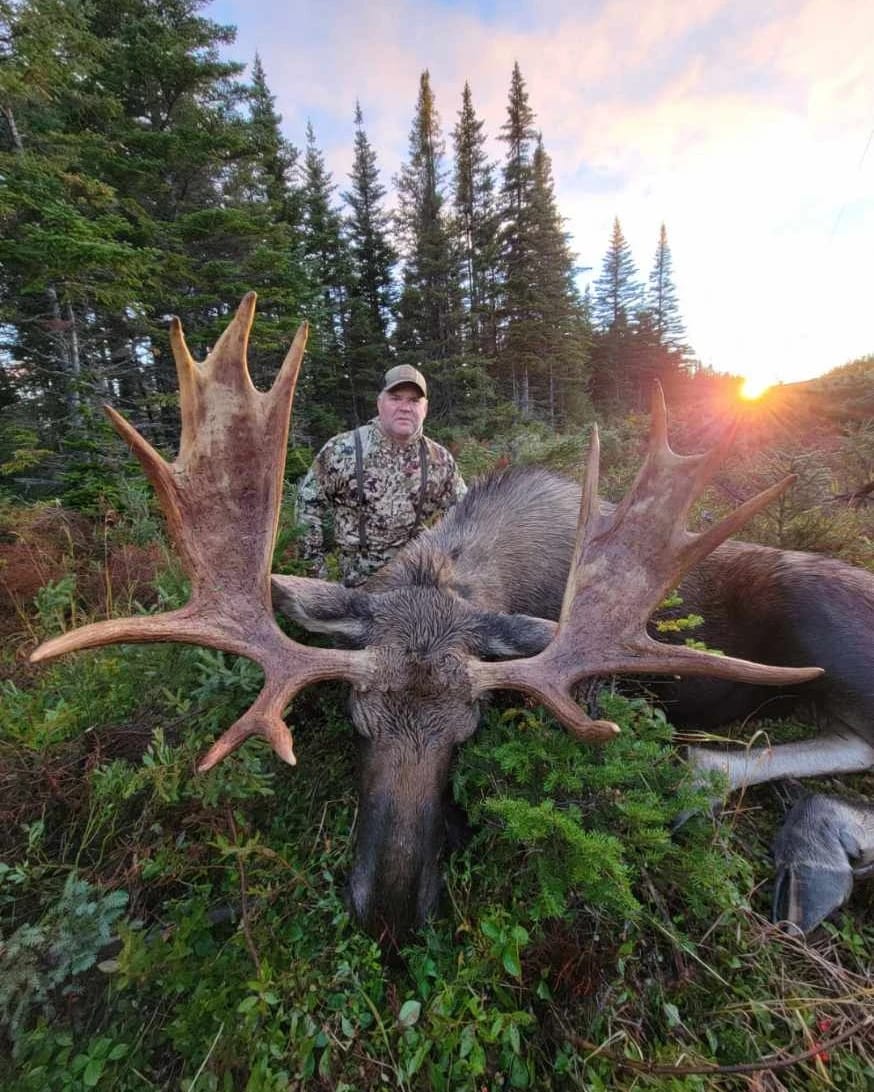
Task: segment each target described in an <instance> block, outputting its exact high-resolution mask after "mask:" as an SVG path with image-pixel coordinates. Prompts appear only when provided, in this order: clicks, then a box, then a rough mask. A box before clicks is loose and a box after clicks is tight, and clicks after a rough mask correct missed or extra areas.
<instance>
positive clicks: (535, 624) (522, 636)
mask: <svg viewBox="0 0 874 1092" xmlns="http://www.w3.org/2000/svg"><path fill="white" fill-rule="evenodd" d="M557 628H558V623H557V622H549V621H547V620H546V619H545V618H534V617H532V616H531V615H530V614H496V613H491V612H485V611H484V612H483V613H481V614H480V615H478V617H477V619H476V644H477V647H476V651H477V653H478V654H479V655H480V656H481V657H482V658H483V659H491V660H506V659H512V658H515V657H517V656H536V655H537V653H538V652H542V651H543V650H544V649H545V648H546V646H547V645H548V644H549V642H550V641H551V640H552V638H553V637H554V636H555V631H556V629H557Z"/></svg>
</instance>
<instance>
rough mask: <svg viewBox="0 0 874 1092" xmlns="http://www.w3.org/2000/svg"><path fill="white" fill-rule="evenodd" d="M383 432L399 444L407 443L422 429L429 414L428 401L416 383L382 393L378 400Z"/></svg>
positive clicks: (377, 405) (403, 384) (405, 384)
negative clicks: (426, 415)
mask: <svg viewBox="0 0 874 1092" xmlns="http://www.w3.org/2000/svg"><path fill="white" fill-rule="evenodd" d="M376 408H377V410H378V412H379V424H380V426H381V428H382V431H383V432H384V433H385V434H386V436H388V437H389V438H390V439H392V440H395V441H396V442H397V443H401V444H403V443H406V442H407V441H408V440H410V439H412V437H413V436H415V435H416V433H417V432H418V431H419V429H420V428H421V427H422V423H423V422H424V420H425V414H426V413H427V412H428V399H427V398H425V397H424V396H423V395H422V392H421V391H420V390H419V388H418V387H417V386H416V385H415V383H401V385H400V386H398V387H392V389H391V390H390V391H382V392H381V393H380V395H379V398H377V400H376Z"/></svg>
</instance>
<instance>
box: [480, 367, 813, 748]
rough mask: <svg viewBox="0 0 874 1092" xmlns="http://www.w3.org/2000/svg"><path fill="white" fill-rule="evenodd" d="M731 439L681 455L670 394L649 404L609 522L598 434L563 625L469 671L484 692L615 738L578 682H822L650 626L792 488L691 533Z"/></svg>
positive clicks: (805, 672) (784, 484)
mask: <svg viewBox="0 0 874 1092" xmlns="http://www.w3.org/2000/svg"><path fill="white" fill-rule="evenodd" d="M733 432H734V430H733V429H732V430H730V431H729V433H728V434H727V435H726V436H725V437H723V439H722V440H721V441H720V442H719V443H718V444H717V445H716V446H715V447H714V448H712V449H711V450H710V451H707V452H704V453H703V454H701V455H677V454H675V453H674V452H673V451H672V450H671V448H670V446H669V444H668V438H667V413H666V410H665V401H664V396H663V395H662V390H661V387H660V386H659V385H658V384H656V386H655V389H654V391H653V399H652V428H651V432H650V441H649V449H648V452H647V456H646V459H645V461H644V464H643V466H642V467H641V469H640V472H639V473H638V475H637V478H636V479H635V481H634V484H633V485H632V486H631V489H630V490H629V491H628V494H627V495H626V496H625V498H624V500H623V501H622V502H621V504H619V505H618V506H617V507H616V508H615V509H614V510H613V511H612V512H609V513H608V512H603V511H602V510H601V509H600V506H599V503H598V471H599V458H600V445H599V440H598V432H597V428H596V429H595V430H594V431H593V435H592V444H591V448H590V451H589V461H588V465H587V468H586V479H585V484H584V486H583V496H582V500H581V503H580V517H579V523H578V525H577V539H576V545H575V547H574V553H573V559H572V562H571V568H570V575H569V577H568V582H567V586H566V588H565V594H564V601H563V603H562V609H561V616H560V618H559V623H558V628H557V630H556V633H555V636H554V637H553V639H552V641H551V642H550V643H549V644H548V645H547V646H546V648H545V649H544V650H543V652H541V653H539V655H537V656H533V657H531V658H529V659H518V660H504V661H499V662H496V663H484V662H481V661H476V662H473V663H472V664H471V674H472V676H473V680H474V686H475V688H476V689H478V690H479V691H485V690H494V689H511V690H521V691H523V692H525V693H528V694H531V695H533V696H534V697H535V698H537V699H538V700H539V701H541V702H542V703H543V704H544V705H546V706H548V707H549V708H550V709H551V710H552V712H553V713H554V714H555V716H556V717H557V718H558V719H559V720H560V721H561V722H562V724H564V725H565V727H566V728H568V729H569V731H571V732H572V733H573V734H574V735H576V736H578V737H579V738H580V739H586V740H592V741H599V740H604V739H609V738H610V737H611V736H612V735H614V734H615V733H616V732H618V731H619V728H618V726H617V725H615V724H613V723H612V722H611V721H604V720H591V719H590V718H589V717H587V716H586V714H585V713H584V712H583V711H582V709H580V707H579V706H578V705H577V703H576V702H575V701H574V700H573V698H572V697H571V691H572V689H573V687H574V686H576V684H577V683H579V682H580V680H581V679H583V678H585V677H587V676H593V675H611V674H682V675H712V676H716V677H718V678H723V679H736V680H738V681H740V682H750V683H759V684H765V685H772V686H779V685H785V684H792V683H799V682H806V681H808V680H809V679H814V678H817V677H818V676H819V675H821V674H822V673H823V672H822V669H821V668H818V667H799V668H790V667H770V666H767V665H765V664H757V663H751V662H750V661H748V660H738V659H734V658H733V657H730V656H720V655H717V654H714V653H711V652H702V651H698V650H696V649H692V648H687V647H685V646H679V647H678V646H676V645H668V644H663V643H661V642H659V641H655V640H653V638H651V637H650V636H649V634H648V633H647V632H646V625H647V622H648V621H649V618H650V616H651V615H652V613H653V611H654V610H655V609H656V608H657V607H658V605H659V604H660V603H661V602H662V601H663V600H664V597H665V595H666V594H667V593H668V592H669V591H670V590H671V589H672V588H675V587H676V586H677V585H678V584H679V583H680V580H681V578H682V577H683V575H684V574H685V573H686V572H687V571H688V570H689V569H691V568H692V566H693V565H695V564H696V563H697V562H699V561H701V559H702V558H704V557H706V556H707V554H709V553H710V552H711V551H712V550H714V549H716V547H717V546H718V545H719V544H720V543H721V542H724V541H725V539H727V538H728V537H729V536H730V535H732V534H734V533H735V531H737V530H738V529H739V528H741V527H742V526H743V525H744V524H745V523H746V522H747V521H748V520H750V519H751V518H752V517H753V516H754V515H755V514H756V513H757V512H759V511H761V509H762V508H764V507H765V506H766V505H768V504H770V502H771V501H772V500H774V498H775V497H778V496H779V495H780V494H781V493H782V492H783V491H784V490H785V489H787V488H788V487H789V486H790V485H791V484H792V482H793V481H794V480H795V479H794V477H793V476H792V475H790V476H789V477H787V478H784V479H783V481H781V482H778V483H777V484H776V485H774V486H772V487H771V488H770V489H766V490H764V492H762V493H759V494H758V495H757V496H755V497H752V498H751V499H750V500H748V501H746V503H744V504H742V505H741V506H740V507H739V508H738V509H736V510H735V511H734V512H731V513H730V514H729V515H728V516H726V517H725V518H724V519H723V520H721V521H720V522H719V523H717V524H716V525H715V526H713V527H711V528H710V529H709V530H707V531H705V532H704V533H703V534H692V533H691V532H689V531H687V530H686V517H687V516H688V514H689V509H690V508H691V506H692V503H693V502H694V501H695V499H696V498H697V497H698V496H700V494H701V493H702V492H703V490H704V488H705V486H706V484H707V481H708V480H709V478H710V477H711V475H712V474H713V472H714V470H715V469H716V467H718V466H719V464H720V463H721V462H722V460H723V458H724V456H725V453H726V451H727V450H728V448H729V446H730V444H731V441H732V439H733Z"/></svg>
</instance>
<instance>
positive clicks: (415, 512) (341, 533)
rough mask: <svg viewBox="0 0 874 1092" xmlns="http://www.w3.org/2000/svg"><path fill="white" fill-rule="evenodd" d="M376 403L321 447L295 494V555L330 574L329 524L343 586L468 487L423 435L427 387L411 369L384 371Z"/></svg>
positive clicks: (356, 581) (451, 463)
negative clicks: (300, 532)
mask: <svg viewBox="0 0 874 1092" xmlns="http://www.w3.org/2000/svg"><path fill="white" fill-rule="evenodd" d="M376 407H377V416H376V417H375V418H374V419H373V420H372V421H370V422H369V423H368V424H366V425H363V426H362V427H361V428H358V429H354V430H353V431H352V432H343V433H341V434H340V435H339V436H335V437H334V438H333V439H332V440H329V441H328V442H327V443H326V444H325V446H324V447H323V448H322V450H321V451H320V452H319V453H318V455H317V456H316V458H315V461H314V462H313V465H312V466H311V467H310V469H309V471H308V472H307V474H306V476H305V477H304V479H303V481H302V482H301V484H300V488H299V491H298V505H297V516H298V521H299V522H300V523H302V524H303V526H304V536H303V540H302V543H301V552H302V555H303V556H304V557H305V558H307V559H309V560H311V561H313V562H315V563H316V565H317V573H318V575H319V576H321V577H323V578H325V577H329V576H331V575H333V574H332V573H331V572H330V568H329V565H328V563H327V560H326V552H327V548H326V543H325V534H324V526H325V523H326V522H330V523H331V524H332V525H333V535H332V537H333V543H334V545H333V550H334V551H335V552H336V556H337V559H338V562H339V570H340V576H341V578H342V580H343V583H344V584H346V585H348V586H354V585H356V584H361V583H363V582H364V581H365V580H366V579H367V577H368V576H370V574H371V573H373V572H375V571H376V570H377V569H378V568H380V567H381V566H382V565H384V564H385V563H386V562H387V561H389V560H390V559H391V558H392V557H393V556H394V555H395V554H396V553H397V552H398V550H399V549H400V548H401V547H402V546H403V545H404V544H405V543H407V542H409V540H410V539H411V538H412V537H413V536H414V535H416V534H417V533H418V532H419V531H420V530H421V529H422V527H423V526H424V524H426V523H427V522H428V521H429V520H430V519H431V518H432V517H433V516H435V515H438V514H439V513H442V512H445V511H446V509H448V508H450V507H451V506H452V505H453V504H455V502H456V501H458V500H460V499H461V498H462V497H463V496H464V494H465V492H466V491H467V489H466V486H465V484H464V482H463V481H462V478H461V475H460V474H459V472H458V469H457V467H456V465H455V460H454V459H453V458H452V456H451V455H450V454H449V452H448V451H447V450H446V448H445V447H441V446H440V444H436V443H434V441H433V440H429V439H428V437H426V436H425V435H424V434H423V432H422V425H423V424H424V421H425V416H426V414H427V412H428V387H427V384H426V382H425V377H424V376H423V375H422V373H421V372H420V371H419V370H418V369H417V368H413V367H411V366H410V365H409V364H401V365H398V366H397V367H395V368H392V369H390V371H388V372H386V375H385V385H384V387H383V389H382V391H381V392H380V394H379V397H378V398H377V400H376Z"/></svg>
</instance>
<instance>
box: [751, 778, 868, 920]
mask: <svg viewBox="0 0 874 1092" xmlns="http://www.w3.org/2000/svg"><path fill="white" fill-rule="evenodd" d="M774 862H775V864H776V866H777V876H776V880H775V883H774V905H773V912H772V917H773V920H774V921H787V922H790V923H791V924H792V925H794V926H796V927H797V928H798V929H800V930H801V931H802V932H803V933H808V932H810V931H811V929H814V928H815V927H816V926H817V925H819V923H820V922H821V921H823V920H824V919H825V918H827V917H828V916H829V914H831V913H833V912H834V911H835V910H837V909H838V908H839V907H841V906H843V904H844V903H845V902H846V901H847V899H848V898H849V897H850V893H851V891H852V890H853V881H854V879H860V878H862V877H865V876H870V875H872V873H874V804H855V803H850V802H849V801H847V800H841V799H840V798H839V797H836V796H823V795H821V794H817V795H814V796H807V797H805V798H804V799H803V800H800V801H799V802H798V803H797V804H796V805H795V806H794V807H793V808H792V810H791V811H790V812H789V814H788V815H787V816H786V819H785V820H784V822H783V825H782V827H781V828H780V831H779V833H778V834H777V837H776V839H775V840H774Z"/></svg>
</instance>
